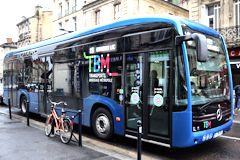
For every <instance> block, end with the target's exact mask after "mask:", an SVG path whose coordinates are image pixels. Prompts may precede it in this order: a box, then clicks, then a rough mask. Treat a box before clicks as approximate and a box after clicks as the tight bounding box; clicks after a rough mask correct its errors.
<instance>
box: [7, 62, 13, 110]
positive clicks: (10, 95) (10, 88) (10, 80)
mask: <svg viewBox="0 0 240 160" xmlns="http://www.w3.org/2000/svg"><path fill="white" fill-rule="evenodd" d="M8 68H9V71H8V98H10V104H11V106H14V105H13V63H12V62H10V63H8Z"/></svg>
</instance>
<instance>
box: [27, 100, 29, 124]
mask: <svg viewBox="0 0 240 160" xmlns="http://www.w3.org/2000/svg"><path fill="white" fill-rule="evenodd" d="M27 126H29V101H28V100H27Z"/></svg>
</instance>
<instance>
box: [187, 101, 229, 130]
mask: <svg viewBox="0 0 240 160" xmlns="http://www.w3.org/2000/svg"><path fill="white" fill-rule="evenodd" d="M201 107H202V106H193V107H192V108H193V110H192V124H193V126H192V127H193V128H192V130H193V132H196V131H202V130H207V129H211V128H215V127H218V126H220V125H222V124H224V123H226V122H228V121H229V120H230V119H231V113H232V112H231V104H229V103H221V104H219V103H218V104H211V105H209V106H207V107H205V108H206V109H203V110H200V108H201Z"/></svg>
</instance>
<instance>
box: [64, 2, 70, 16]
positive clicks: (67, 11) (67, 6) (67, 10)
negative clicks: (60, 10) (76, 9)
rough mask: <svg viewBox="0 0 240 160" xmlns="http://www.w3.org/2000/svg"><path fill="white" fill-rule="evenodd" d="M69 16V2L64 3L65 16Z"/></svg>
mask: <svg viewBox="0 0 240 160" xmlns="http://www.w3.org/2000/svg"><path fill="white" fill-rule="evenodd" d="M68 14H69V1H68V0H67V1H66V10H65V15H68Z"/></svg>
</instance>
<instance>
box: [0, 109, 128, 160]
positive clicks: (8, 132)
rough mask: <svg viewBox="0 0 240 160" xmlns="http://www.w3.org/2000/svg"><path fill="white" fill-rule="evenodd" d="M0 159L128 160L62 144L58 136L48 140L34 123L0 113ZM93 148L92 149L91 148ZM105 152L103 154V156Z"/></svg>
mask: <svg viewBox="0 0 240 160" xmlns="http://www.w3.org/2000/svg"><path fill="white" fill-rule="evenodd" d="M0 135H1V136H0V160H33V159H34V160H119V159H130V158H128V157H126V156H123V155H120V154H117V153H113V152H110V151H105V150H104V149H101V151H96V150H94V149H90V148H89V146H88V147H86V146H84V147H82V148H80V147H78V145H77V143H74V142H71V143H70V144H62V143H61V140H60V138H59V137H58V136H56V137H53V138H49V137H47V136H45V134H44V132H43V130H42V129H39V128H36V126H34V124H31V126H30V127H28V126H26V123H25V122H23V121H22V120H21V119H16V118H13V119H12V120H10V119H9V117H8V115H6V114H3V113H0ZM92 148H94V147H92ZM106 153H107V154H106Z"/></svg>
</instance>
